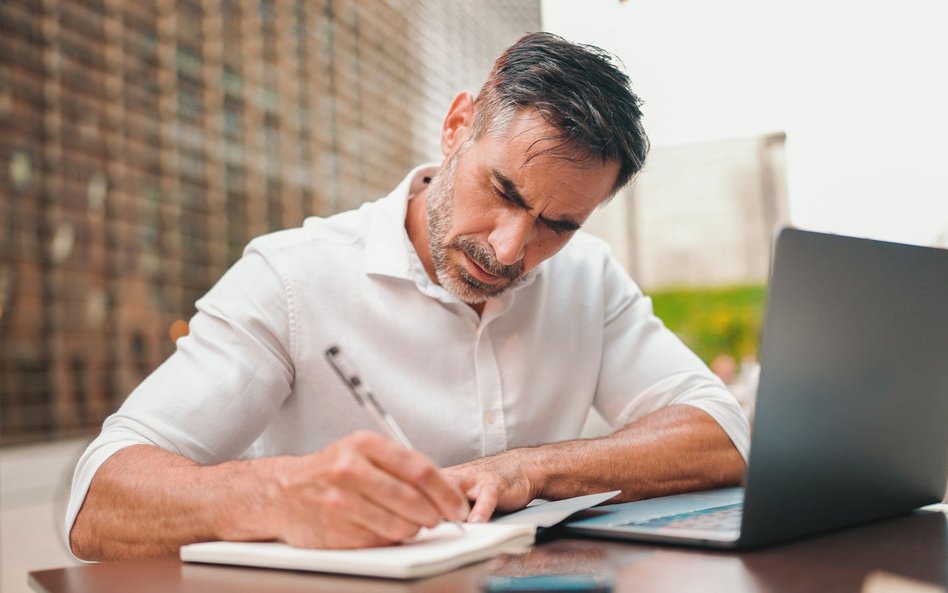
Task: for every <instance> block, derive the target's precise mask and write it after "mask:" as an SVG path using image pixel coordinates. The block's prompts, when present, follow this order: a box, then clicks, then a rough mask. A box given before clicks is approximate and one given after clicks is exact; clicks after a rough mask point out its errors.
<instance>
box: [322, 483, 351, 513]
mask: <svg viewBox="0 0 948 593" xmlns="http://www.w3.org/2000/svg"><path fill="white" fill-rule="evenodd" d="M348 501H349V497H348V495H347V494H346V493H345V492H343V491H341V490H339V489H337V488H330V489H328V490H326V491H325V492H324V493H323V496H322V503H323V507H324V508H325V509H326V511H327V512H329V513H339V512H342V511H344V510H345V508H346V507H347V506H348Z"/></svg>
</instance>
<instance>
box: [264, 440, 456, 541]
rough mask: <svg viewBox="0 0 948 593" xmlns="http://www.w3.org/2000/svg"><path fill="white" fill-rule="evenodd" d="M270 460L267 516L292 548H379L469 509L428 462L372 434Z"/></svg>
mask: <svg viewBox="0 0 948 593" xmlns="http://www.w3.org/2000/svg"><path fill="white" fill-rule="evenodd" d="M272 463H273V466H272V471H273V474H272V476H273V483H272V485H271V486H270V487H269V488H268V491H267V508H268V510H269V511H270V513H272V514H270V517H269V519H270V521H272V524H273V525H274V526H275V527H276V531H277V537H278V538H279V539H280V540H282V541H285V542H286V543H288V544H290V545H294V546H300V547H311V548H359V547H367V546H380V545H386V544H391V543H394V542H400V541H404V540H406V539H408V538H410V537H412V536H413V535H415V534H416V533H417V532H418V530H419V529H420V528H421V527H434V526H435V525H437V524H438V523H439V522H440V521H441V520H442V519H445V518H447V519H450V520H455V521H463V520H464V519H465V518H466V517H467V514H468V512H469V506H468V502H467V499H466V497H465V496H464V495H462V493H461V491H460V490H459V489H458V488H457V487H456V486H455V485H453V484H452V483H450V482H448V481H447V480H446V479H445V478H444V476H443V475H442V473H441V472H440V471H439V470H438V468H437V467H435V466H434V464H433V463H432V462H431V460H429V459H428V458H427V457H426V456H425V455H423V454H421V453H418V452H417V451H411V450H408V449H406V448H404V447H403V446H402V445H400V444H398V443H396V442H394V441H392V440H390V439H388V438H385V437H383V436H381V435H378V434H376V433H374V432H369V431H359V432H355V433H352V434H350V435H348V436H346V437H344V438H342V439H339V440H337V441H335V442H333V443H331V444H330V445H329V446H327V447H325V448H324V449H321V450H319V451H317V452H315V453H312V454H309V455H304V456H300V457H280V458H273V459H272Z"/></svg>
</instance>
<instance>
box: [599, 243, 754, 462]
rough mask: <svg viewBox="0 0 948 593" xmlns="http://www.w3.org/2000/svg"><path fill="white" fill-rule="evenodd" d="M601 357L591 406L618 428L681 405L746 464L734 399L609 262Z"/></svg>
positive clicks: (743, 424) (743, 425) (743, 428)
mask: <svg viewBox="0 0 948 593" xmlns="http://www.w3.org/2000/svg"><path fill="white" fill-rule="evenodd" d="M605 266H606V269H605V272H604V290H605V293H604V298H605V300H606V303H605V308H604V311H605V318H604V320H603V322H604V327H603V353H602V364H601V368H600V375H599V385H598V389H597V393H596V399H595V406H596V408H597V409H598V410H599V412H600V413H601V414H602V415H603V417H604V418H605V419H606V420H607V421H608V422H609V423H610V424H611V425H612V426H613V427H614V428H618V427H620V426H623V425H625V424H628V423H629V422H632V421H634V420H637V419H639V418H642V417H643V416H646V415H648V414H650V413H652V412H655V411H656V410H659V409H661V408H663V407H666V406H669V405H674V404H686V405H691V406H694V407H697V408H700V409H702V410H704V411H705V412H707V413H708V414H709V415H710V416H711V417H712V418H714V419H715V421H717V422H718V424H720V425H721V427H722V428H723V429H724V431H725V432H726V433H727V434H728V436H729V437H730V438H731V441H732V442H733V443H734V445H735V447H736V448H737V449H738V451H740V453H741V455H742V456H743V457H744V459H745V461H746V460H747V456H748V450H749V446H750V436H749V428H748V423H747V419H746V417H745V416H744V414H743V412H742V411H741V408H740V406H739V405H738V403H737V400H736V399H735V398H734V396H733V395H731V393H730V392H729V391H728V389H727V387H725V385H724V384H723V383H722V382H721V380H720V379H718V377H716V376H715V375H714V374H713V373H712V372H711V370H710V369H708V367H707V365H705V364H704V363H703V362H702V361H701V359H700V358H698V356H697V355H695V354H694V353H693V352H692V351H691V350H690V349H689V348H688V347H687V346H685V345H684V344H683V343H682V342H681V340H680V339H678V337H677V336H676V335H675V334H674V333H673V332H672V331H671V330H669V329H668V328H667V327H665V325H664V324H663V323H662V321H661V320H660V319H658V318H657V317H656V316H655V315H654V313H653V310H652V301H651V299H650V298H648V297H647V296H645V295H644V294H643V293H642V291H641V290H640V289H639V287H638V286H636V285H635V283H634V282H633V281H632V280H631V278H629V277H628V274H626V273H625V271H624V270H623V269H622V268H621V266H620V265H619V264H618V262H616V261H615V260H614V259H613V258H611V257H610V258H609V259H608V260H607V262H606V264H605Z"/></svg>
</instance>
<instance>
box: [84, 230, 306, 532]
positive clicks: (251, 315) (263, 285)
mask: <svg viewBox="0 0 948 593" xmlns="http://www.w3.org/2000/svg"><path fill="white" fill-rule="evenodd" d="M288 290H289V289H288V284H287V283H286V282H284V280H283V279H281V277H280V275H279V274H278V273H277V271H276V270H275V268H274V267H273V265H271V262H270V259H269V258H267V257H265V256H264V255H263V254H262V253H261V252H259V251H258V250H256V249H254V248H253V244H251V246H250V247H248V250H247V252H246V253H245V255H244V257H242V258H241V259H240V260H239V261H238V262H237V263H236V264H235V265H234V266H233V267H231V268H230V269H229V270H228V271H227V272H226V273H225V274H224V276H223V277H222V278H221V279H220V281H219V282H218V283H217V284H216V285H215V286H214V287H213V288H212V289H211V290H210V291H209V292H208V293H207V294H206V295H205V296H204V297H203V298H201V299H200V300H199V301H198V302H197V303H196V307H197V314H196V315H195V316H194V317H193V318H192V319H191V322H190V326H189V327H190V333H189V335H188V336H186V337H184V338H181V339H179V340H178V342H177V349H176V351H175V352H174V353H173V354H172V355H171V356H170V357H169V358H168V359H167V360H166V361H165V362H164V363H163V364H161V366H159V367H158V368H157V369H156V370H155V371H154V372H153V373H151V374H150V375H149V376H148V377H147V378H146V379H145V380H144V381H143V382H142V383H141V384H140V385H139V386H138V387H137V388H136V389H135V390H134V391H133V392H132V394H131V395H130V396H129V397H128V399H127V400H126V401H125V402H124V403H123V404H122V406H121V407H120V408H119V410H118V411H117V412H115V414H113V415H111V416H110V417H109V418H107V419H106V420H105V423H104V424H103V427H102V432H101V433H100V434H99V436H98V437H97V438H96V439H95V440H94V441H93V442H92V443H91V444H90V445H89V446H88V448H87V449H86V451H85V452H84V454H83V455H82V457H81V458H80V460H79V463H78V464H77V467H76V471H75V474H74V476H73V484H72V490H71V494H70V500H69V504H68V507H67V512H66V518H65V520H66V530H65V533H66V534H67V535H66V537H67V547H68V534H69V532H70V530H71V528H72V524H73V522H74V521H75V517H76V515H77V514H78V512H79V509H80V507H81V506H82V502H83V500H84V499H85V495H86V492H87V491H88V488H89V484H90V483H91V481H92V478H93V476H94V475H95V472H96V471H97V470H98V468H99V467H100V466H101V465H102V464H103V463H104V462H105V461H106V460H107V459H108V458H109V457H110V456H111V455H113V454H114V453H116V452H117V451H119V450H120V449H122V448H125V447H128V446H132V445H136V444H149V445H156V446H158V447H161V448H163V449H166V450H168V451H172V452H174V453H178V454H180V455H183V456H185V457H187V458H189V459H192V460H194V461H196V462H198V463H201V464H214V463H219V462H221V461H224V460H227V459H233V458H237V457H239V456H240V455H241V454H242V453H243V452H244V451H246V449H247V448H248V447H249V446H250V445H251V444H252V443H253V441H254V440H255V439H256V438H257V436H258V435H259V434H260V433H261V432H262V431H263V430H264V428H266V426H267V424H268V423H269V422H270V421H271V420H272V419H273V418H274V417H275V416H276V414H277V412H278V411H279V408H280V406H281V404H282V403H283V401H284V400H285V399H286V397H287V396H288V395H289V394H290V391H291V386H292V382H293V376H294V372H293V363H292V360H293V357H292V353H291V343H293V342H294V340H293V339H292V336H291V323H290V319H291V316H292V304H293V299H292V295H291V294H290V293H289V292H288Z"/></svg>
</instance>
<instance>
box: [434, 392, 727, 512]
mask: <svg viewBox="0 0 948 593" xmlns="http://www.w3.org/2000/svg"><path fill="white" fill-rule="evenodd" d="M447 472H448V473H449V475H450V476H452V478H453V479H454V480H455V481H456V482H457V483H458V485H459V486H460V488H461V490H462V491H463V492H464V493H465V494H466V495H467V496H468V497H469V498H470V499H471V500H475V501H476V503H475V505H474V508H473V509H472V510H471V516H470V519H471V520H472V521H486V520H487V519H488V518H490V516H491V514H492V513H493V512H494V510H495V509H496V510H501V511H514V510H517V509H520V508H522V507H523V506H524V505H526V504H527V503H528V502H530V500H532V499H534V498H547V499H563V498H569V497H572V496H580V495H583V494H592V493H595V492H604V491H609V490H621V491H622V493H621V494H620V495H619V496H618V497H617V498H616V499H614V500H615V501H616V502H618V501H627V500H639V499H642V498H651V497H655V496H661V495H664V494H671V493H676V492H686V491H690V490H702V489H708V488H714V487H721V486H728V485H734V484H737V483H739V482H740V480H741V478H742V476H743V475H744V460H743V458H742V457H741V454H740V453H739V452H738V450H737V448H736V447H735V446H734V444H733V443H732V442H731V439H730V438H729V437H728V435H727V433H726V432H725V431H724V429H722V428H721V427H720V426H719V425H718V423H717V422H716V421H715V420H714V419H713V418H711V416H709V415H708V414H706V413H705V412H703V411H701V410H699V409H698V408H695V407H692V406H687V405H676V406H669V407H667V408H663V409H661V410H659V411H657V412H654V413H652V414H649V415H648V416H646V417H644V418H642V419H640V420H638V421H636V422H633V423H631V424H629V425H627V426H625V427H624V428H622V429H620V430H617V431H616V432H614V433H613V434H611V435H609V436H606V437H602V438H598V439H580V440H574V441H564V442H560V443H553V444H548V445H539V446H536V447H524V448H521V449H511V450H510V451H505V452H503V453H498V454H497V455H493V456H491V457H483V458H481V459H475V460H474V461H470V462H468V463H464V464H461V465H457V466H454V467H451V468H448V470H447Z"/></svg>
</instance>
